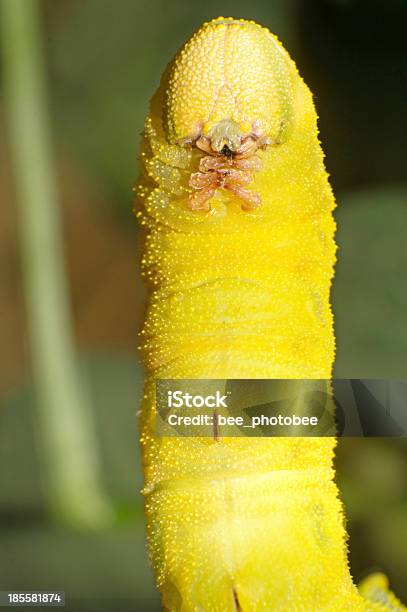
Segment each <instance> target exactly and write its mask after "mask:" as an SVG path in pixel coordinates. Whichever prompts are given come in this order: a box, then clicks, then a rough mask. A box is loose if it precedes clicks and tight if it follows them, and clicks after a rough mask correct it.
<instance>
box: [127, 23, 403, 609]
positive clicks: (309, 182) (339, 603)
mask: <svg viewBox="0 0 407 612" xmlns="http://www.w3.org/2000/svg"><path fill="white" fill-rule="evenodd" d="M136 190H137V198H136V214H137V217H138V219H139V221H140V223H141V224H142V226H144V228H145V245H144V255H143V258H142V268H143V274H144V277H145V279H146V281H147V283H148V285H149V287H150V290H151V296H150V304H149V309H148V313H147V318H146V322H145V325H144V327H143V330H142V332H141V338H142V350H143V355H144V361H145V365H146V368H147V372H148V378H147V381H146V385H145V394H144V400H143V406H142V416H141V432H142V433H141V446H142V454H143V464H144V475H145V487H144V490H143V493H144V496H145V512H146V518H147V532H148V543H149V550H150V556H151V560H152V564H153V566H154V570H155V575H156V580H157V585H158V588H159V589H160V591H161V595H162V602H163V607H164V609H165V610H168V611H170V612H175V611H182V612H198V611H199V612H203V611H205V612H236V611H242V612H252V611H253V612H254V611H271V610H275V611H284V612H287V611H288V610H290V611H304V612H310V611H311V610H315V611H338V612H345V611H347V610H349V611H352V612H354V611H358V610H363V611H367V610H369V611H373V610H381V611H384V610H405V608H404V607H402V606H401V604H399V602H398V600H396V599H395V598H394V596H393V595H391V594H390V595H388V596H387V595H386V597H387V599H384V597H377V589H376V591H375V589H374V588H370V587H369V585H368V586H364V587H363V588H362V590H361V591H359V590H358V589H357V587H356V586H355V585H354V583H353V581H352V578H351V575H350V571H349V567H348V561H347V547H346V532H345V528H344V517H343V511H342V505H341V502H340V500H339V498H338V490H337V487H336V484H335V482H334V470H333V463H332V462H333V452H334V447H335V439H334V438H274V439H271V438H222V437H218V436H214V437H213V438H197V437H195V438H176V437H171V438H168V437H167V438H165V437H158V436H157V435H156V432H155V414H156V400H155V381H156V380H157V379H177V378H178V379H200V378H209V379H210V378H213V379H225V378H235V379H236V378H249V379H250V378H253V379H256V378H260V379H261V378H264V379H267V378H270V379H273V378H327V379H329V378H330V376H331V369H332V363H333V359H334V344H335V342H334V333H333V317H332V312H331V308H330V303H329V294H330V286H331V280H332V276H333V269H334V264H335V250H336V247H335V242H334V231H335V222H334V220H333V216H332V211H333V209H334V206H335V202H334V197H333V194H332V190H331V188H330V185H329V182H328V176H327V173H326V170H325V168H324V162H323V153H322V150H321V147H320V144H319V141H318V131H317V115H316V112H315V108H314V104H313V101H312V96H311V93H310V91H309V89H308V88H307V87H306V85H305V84H304V82H303V80H302V79H301V77H300V76H299V74H298V72H297V69H296V67H295V64H294V63H293V61H292V60H291V59H290V57H289V55H288V54H287V52H286V51H285V49H284V48H283V46H282V45H281V43H280V42H279V41H278V39H277V38H276V37H275V36H274V35H273V34H271V33H270V32H269V31H268V30H267V29H266V28H263V27H261V26H259V25H257V24H256V23H254V22H249V21H244V20H239V19H232V18H228V19H225V18H223V17H220V18H218V19H215V20H214V21H211V22H210V23H206V24H204V25H203V26H202V27H201V28H200V29H199V30H198V31H197V32H196V33H195V34H194V35H193V36H192V38H191V39H190V40H189V41H188V42H187V43H186V44H185V45H184V47H183V48H182V49H181V50H180V51H179V53H178V54H177V55H176V56H175V58H174V60H173V61H172V62H171V63H170V64H169V66H168V68H167V70H166V71H165V73H164V75H163V77H162V80H161V83H160V86H159V89H158V91H157V92H156V94H155V95H154V97H153V99H152V101H151V107H150V113H149V115H148V117H147V119H146V123H145V130H144V135H143V138H142V146H141V174H140V179H139V183H138V185H137V188H136ZM379 582H380V581H379ZM379 586H380V587H381V589H382V593H387V592H388V591H387V586H386V584H384V585H383V584H382V583H380V585H379ZM374 592H376V596H372V593H374Z"/></svg>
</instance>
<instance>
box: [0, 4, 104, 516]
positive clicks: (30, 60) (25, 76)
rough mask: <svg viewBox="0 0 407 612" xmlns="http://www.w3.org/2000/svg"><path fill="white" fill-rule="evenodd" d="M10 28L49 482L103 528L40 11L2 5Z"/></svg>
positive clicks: (18, 166)
mask: <svg viewBox="0 0 407 612" xmlns="http://www.w3.org/2000/svg"><path fill="white" fill-rule="evenodd" d="M0 20H1V34H2V46H3V70H4V93H5V98H6V103H7V110H8V126H9V128H8V134H9V141H10V148H11V157H12V167H13V172H14V179H15V188H16V196H17V203H18V209H19V211H18V212H19V232H20V234H19V236H20V244H21V256H22V267H23V278H24V290H25V299H26V311H27V318H28V324H29V333H30V346H31V357H32V367H33V375H34V379H35V384H36V413H35V417H36V418H35V420H36V430H37V433H38V438H39V448H40V451H41V453H40V456H41V459H42V476H43V480H44V483H45V491H46V493H47V500H48V504H49V507H50V510H51V512H52V513H53V515H54V517H55V518H57V519H58V520H59V521H61V520H62V521H63V522H64V523H65V524H69V525H75V526H77V527H100V526H102V525H105V524H106V523H108V522H110V520H111V518H112V512H111V507H110V504H109V502H108V500H107V498H106V496H105V495H104V493H103V488H102V478H101V469H100V465H99V457H98V447H97V441H96V434H95V431H94V425H93V421H92V418H91V412H90V404H89V402H88V401H87V398H86V395H85V389H84V387H83V386H82V385H81V380H80V376H79V373H78V370H77V363H76V354H75V347H74V341H73V335H72V323H71V317H70V309H69V305H68V299H67V293H68V292H67V287H66V281H65V269H64V257H63V249H62V234H61V223H60V219H59V209H58V204H57V203H58V198H57V191H56V184H55V177H54V168H53V162H52V153H51V144H50V133H49V132H50V129H49V121H48V114H47V96H46V83H45V73H44V67H43V52H42V38H41V19H40V14H39V6H38V3H37V1H36V0H0Z"/></svg>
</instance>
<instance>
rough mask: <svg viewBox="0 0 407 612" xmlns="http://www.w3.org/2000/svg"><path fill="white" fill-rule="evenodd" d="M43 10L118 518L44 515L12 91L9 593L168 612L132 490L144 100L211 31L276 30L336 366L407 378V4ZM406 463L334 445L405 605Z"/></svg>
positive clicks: (365, 546) (56, 135)
mask: <svg viewBox="0 0 407 612" xmlns="http://www.w3.org/2000/svg"><path fill="white" fill-rule="evenodd" d="M0 1H6V2H7V1H13V0H0ZM40 7H41V18H42V30H43V45H44V63H45V70H46V75H47V84H48V107H49V120H50V123H51V128H52V135H53V153H54V161H55V168H56V170H55V171H56V174H57V180H58V189H59V206H60V210H61V213H62V221H63V238H64V253H65V258H66V275H67V279H68V283H69V299H70V305H71V309H72V314H73V321H74V339H75V346H76V349H77V352H78V363H79V364H80V368H81V371H82V374H83V376H84V377H85V379H86V385H87V388H88V389H89V391H90V395H91V402H90V405H91V409H92V420H93V424H94V429H95V432H96V441H97V449H96V451H97V454H98V457H99V460H100V465H101V468H102V473H103V486H104V488H105V492H106V495H107V497H108V499H109V502H110V503H111V505H112V507H113V509H114V512H113V519H112V521H111V523H110V524H108V525H105V526H104V528H103V529H98V530H96V529H95V530H91V529H78V528H72V527H70V526H67V524H66V521H62V520H61V521H58V518H57V517H55V516H54V517H53V518H51V517H50V514H49V509H48V508H47V503H46V490H45V489H46V479H45V484H44V478H41V476H40V471H41V470H40V467H39V460H38V453H39V447H38V445H39V442H38V440H37V439H36V437H35V435H34V430H33V425H32V423H33V413H35V403H34V401H35V400H34V393H33V382H34V381H33V376H32V367H31V366H32V364H31V360H30V339H29V337H28V334H27V325H26V306H25V304H26V297H27V296H26V295H25V294H24V289H23V285H22V282H21V257H20V250H21V245H20V239H19V220H18V217H17V214H16V210H15V205H14V190H15V181H16V180H18V177H17V178H16V177H14V179H13V176H12V174H13V172H12V168H11V166H10V155H9V147H8V142H7V118H6V114H5V109H4V105H3V101H2V97H3V94H4V86H2V88H1V90H0V198H1V206H0V275H1V276H0V279H1V290H0V321H1V323H0V334H1V337H0V538H1V550H2V552H1V555H0V589H62V590H65V591H66V594H67V600H68V605H67V608H68V609H69V610H75V612H81V611H82V610H83V611H84V612H85V611H86V612H93V611H95V612H96V611H98V612H102V611H104V610H106V611H110V610H112V611H113V610H117V609H120V611H121V612H126V611H127V610H128V611H130V610H146V611H148V610H158V609H159V603H158V597H157V594H156V592H155V589H154V586H153V580H152V575H151V571H150V569H149V567H148V561H147V554H146V550H145V544H144V527H143V517H142V505H141V504H142V501H141V496H140V495H139V490H140V488H141V473H140V465H139V459H138V454H137V453H138V450H137V423H136V412H137V410H138V404H139V398H140V393H141V385H142V377H143V374H142V371H141V367H140V364H139V359H138V355H137V352H136V345H137V330H138V328H139V326H140V322H141V320H142V317H143V309H144V303H145V295H144V290H143V288H142V286H141V282H140V279H139V277H138V273H137V269H138V257H139V256H138V251H137V246H136V234H137V227H136V223H135V220H134V218H133V216H132V213H131V207H132V191H131V188H132V186H133V184H134V182H135V180H136V177H137V156H138V143H139V134H140V132H141V130H142V126H143V120H144V117H145V115H146V113H147V109H148V100H149V98H150V96H151V95H152V93H153V92H154V90H155V88H156V87H157V84H158V82H159V78H160V75H161V73H162V71H163V69H164V68H165V66H166V64H167V62H168V61H169V60H170V59H171V57H172V56H173V55H174V53H175V52H176V50H177V49H178V48H179V47H180V45H181V44H182V43H183V42H184V41H185V40H186V39H187V38H188V37H189V36H190V35H191V34H192V33H193V32H194V30H196V29H197V28H198V27H199V26H200V24H201V23H202V22H203V21H207V20H209V19H212V18H214V17H217V16H219V15H224V16H234V17H243V18H247V19H253V20H255V21H258V22H260V23H261V24H263V25H265V26H267V27H269V28H270V29H271V31H273V32H274V33H276V34H277V35H278V37H279V38H280V40H281V41H282V42H283V44H284V45H285V46H286V48H287V49H288V50H289V52H290V53H291V54H292V56H293V58H294V59H295V61H296V63H297V65H298V67H299V69H300V72H301V74H302V76H303V77H304V79H305V80H306V82H307V83H308V85H309V86H310V88H311V90H312V91H313V93H314V96H315V103H316V106H317V110H318V114H319V116H320V122H319V125H320V132H321V133H320V138H321V141H322V143H323V148H324V151H325V153H326V164H327V167H328V171H329V173H330V175H331V181H332V184H333V187H334V190H335V193H336V196H337V201H338V209H337V211H336V219H337V222H338V234H337V241H338V244H339V251H338V264H337V273H336V277H335V281H334V287H333V308H334V313H335V321H336V334H337V361H336V368H335V373H336V375H337V376H343V377H355V378H356V377H364V378H368V377H372V378H373V377H376V378H385V377H389V378H392V377H393V378H397V377H399V378H403V377H406V369H407V368H406V358H405V355H406V348H407V326H406V305H407V288H406V284H405V271H406V264H407V254H406V247H405V242H406V241H405V233H406V232H405V229H406V226H407V182H406V176H405V166H406V156H405V148H406V144H407V143H406V134H407V113H406V112H405V100H406V97H407V96H406V94H407V91H406V90H407V79H406V64H407V54H406V36H405V24H406V20H407V4H406V3H405V2H404V1H403V0H388V1H387V2H378V1H372V0H370V2H367V1H366V2H364V1H362V0H359V1H358V0H308V1H307V0H304V1H300V0H298V1H297V0H250V2H244V1H242V0H234V1H233V2H232V1H224V2H220V1H215V0H206V2H202V3H200V2H190V1H189V0H184V1H178V2H177V1H174V2H167V1H164V0H162V1H159V0H149V2H141V0H140V1H138V0H120V1H118V2H117V1H114V0H58V1H55V0H49V1H46V2H41V3H40ZM61 393H63V389H61ZM406 457H407V453H406V444H405V442H404V440H379V439H373V440H366V439H361V440H357V439H355V440H349V439H348V440H340V442H339V447H338V454H337V470H338V475H337V480H338V483H339V485H340V487H341V492H342V497H343V500H344V503H345V507H346V514H347V519H348V530H349V532H350V543H349V546H350V563H351V568H352V572H353V575H354V577H355V580H357V581H358V580H360V579H361V578H363V577H364V575H365V574H366V573H367V572H368V571H370V570H372V569H373V570H374V569H382V570H383V571H385V572H386V573H387V574H388V575H389V577H390V579H391V582H392V586H393V587H394V589H395V590H396V592H397V593H398V594H399V595H400V597H402V598H403V599H404V601H407V587H406V584H407V583H406V582H405V581H404V580H403V575H404V574H405V571H406V568H407V549H406V546H405V542H406V536H407V470H406ZM67 461H69V457H68V458H67Z"/></svg>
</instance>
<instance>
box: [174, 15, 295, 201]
mask: <svg viewBox="0 0 407 612" xmlns="http://www.w3.org/2000/svg"><path fill="white" fill-rule="evenodd" d="M293 70H295V68H293V63H292V62H291V60H290V58H289V56H288V54H287V53H286V52H285V50H284V49H283V47H282V46H281V44H280V43H279V41H278V40H277V39H276V37H275V36H273V35H272V34H271V33H270V32H269V31H268V30H267V29H266V28H263V27H261V26H259V25H257V24H256V23H254V22H251V21H244V20H236V19H232V18H227V19H225V18H223V17H219V18H218V19H215V20H213V21H211V22H210V23H206V24H204V26H203V27H202V28H200V29H199V30H198V31H197V32H196V33H195V34H194V35H193V36H192V38H191V39H190V40H189V41H188V42H187V43H186V44H185V46H184V47H183V48H182V49H181V51H180V52H179V53H178V55H177V56H176V57H175V59H174V61H173V62H172V64H171V66H170V71H169V74H168V83H167V87H166V91H165V98H164V114H163V127H164V130H165V133H166V137H167V139H168V141H169V142H170V143H173V144H181V145H189V146H191V145H192V146H194V147H197V148H198V149H200V150H202V151H204V152H205V153H207V154H208V155H210V156H213V157H215V158H221V160H218V165H217V167H215V166H213V165H212V167H211V168H210V172H211V173H213V172H215V174H216V176H212V175H211V176H210V177H198V178H200V180H197V179H196V178H194V177H192V179H191V180H192V182H191V183H190V184H191V186H192V187H194V188H195V189H198V190H201V191H202V190H203V189H206V194H205V193H203V194H202V193H201V194H195V195H194V196H193V197H192V199H191V201H190V202H191V208H195V209H200V208H204V209H206V210H207V209H208V204H207V202H208V200H209V199H210V198H211V197H212V195H213V192H214V190H216V189H217V188H219V187H226V188H229V189H230V190H231V191H233V190H235V191H236V194H237V195H238V196H239V197H241V198H242V199H243V200H245V195H246V196H247V197H246V200H245V201H246V205H247V207H249V204H250V200H251V205H253V206H255V205H259V201H258V198H256V197H254V198H252V197H251V196H250V192H249V190H246V189H243V187H242V186H243V185H246V184H248V183H249V182H250V181H249V178H250V177H249V175H248V174H247V172H252V171H253V168H245V167H234V168H232V169H233V170H236V171H238V172H239V173H240V174H237V173H236V172H235V174H234V176H232V177H229V178H230V180H226V179H227V175H226V171H227V168H228V166H229V167H230V166H234V165H236V162H238V160H243V159H245V158H250V157H251V156H253V155H254V154H255V152H256V150H257V149H258V148H260V147H261V148H264V147H267V146H268V145H272V144H277V143H280V142H282V141H283V140H284V137H285V133H286V132H287V129H288V127H289V124H290V121H292V115H293V111H292V108H293V101H294V96H293V78H292V77H293ZM254 165H256V163H255V164H254ZM257 165H258V164H257ZM240 166H242V164H240ZM243 166H244V164H243ZM252 166H253V164H252ZM222 168H223V172H220V173H219V172H218V170H222ZM200 170H201V171H202V168H200ZM207 171H208V170H206V171H204V172H207ZM242 173H243V174H242ZM245 173H246V174H245ZM209 179H211V180H209ZM204 183H205V187H203V186H202V185H203V184H204ZM198 185H199V186H198ZM200 196H202V197H200Z"/></svg>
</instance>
